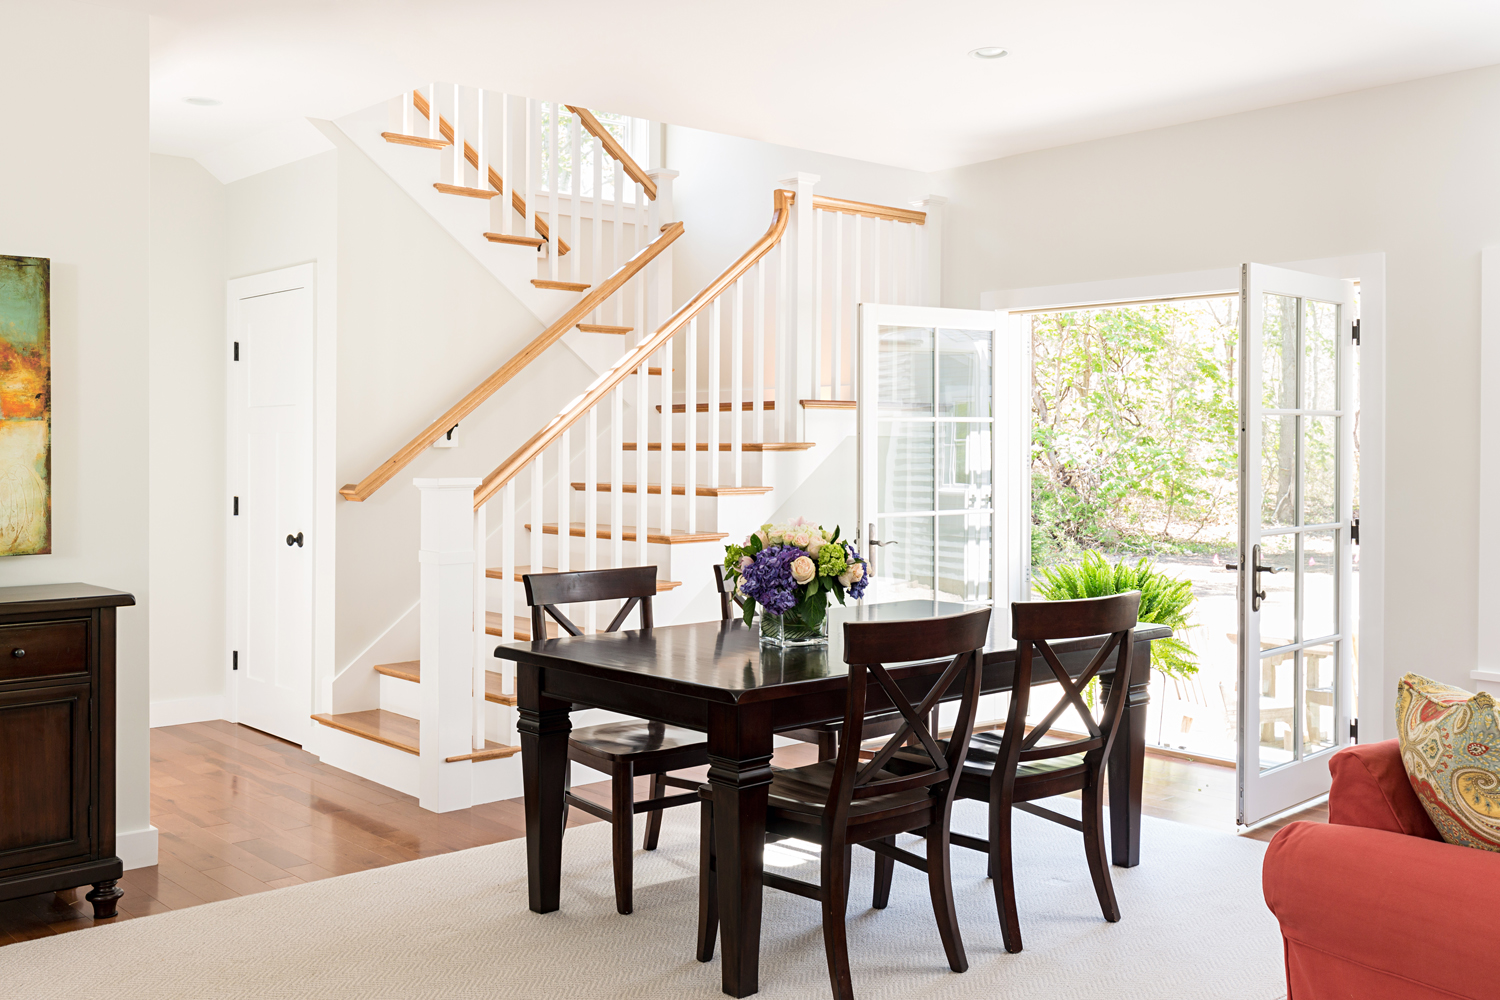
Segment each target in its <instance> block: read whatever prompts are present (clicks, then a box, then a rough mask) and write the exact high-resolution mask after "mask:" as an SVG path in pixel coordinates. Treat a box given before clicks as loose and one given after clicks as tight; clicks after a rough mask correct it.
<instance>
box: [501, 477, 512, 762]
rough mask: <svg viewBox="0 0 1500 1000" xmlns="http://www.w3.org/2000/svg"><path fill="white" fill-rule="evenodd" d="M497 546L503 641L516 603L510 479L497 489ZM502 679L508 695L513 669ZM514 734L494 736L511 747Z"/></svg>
mask: <svg viewBox="0 0 1500 1000" xmlns="http://www.w3.org/2000/svg"><path fill="white" fill-rule="evenodd" d="M500 544H501V545H502V546H504V547H503V548H502V549H501V550H500V622H501V626H500V627H501V630H502V631H503V632H504V634H505V636H506V637H507V638H511V639H514V638H515V625H514V622H515V619H514V618H513V617H512V615H513V614H514V613H515V607H516V605H515V600H516V481H515V480H514V479H512V480H511V481H510V482H508V483H506V484H505V486H504V487H502V488H501V490H500ZM500 662H501V663H505V664H508V663H509V662H510V661H507V660H502V661H500ZM501 674H502V676H504V677H505V680H506V681H507V682H508V683H505V684H503V685H502V689H503V690H506V691H509V692H511V693H514V692H515V690H516V689H515V668H514V667H511V666H505V667H502V669H501ZM514 738H515V734H514V733H508V732H507V733H501V734H499V735H498V736H497V740H498V742H502V743H504V744H505V745H506V746H514V743H512V740H513V739H514Z"/></svg>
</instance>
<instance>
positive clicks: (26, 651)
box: [0, 618, 89, 681]
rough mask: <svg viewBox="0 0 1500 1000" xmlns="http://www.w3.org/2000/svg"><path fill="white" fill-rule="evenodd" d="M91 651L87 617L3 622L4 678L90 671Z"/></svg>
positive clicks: (0, 670)
mask: <svg viewBox="0 0 1500 1000" xmlns="http://www.w3.org/2000/svg"><path fill="white" fill-rule="evenodd" d="M88 653H89V620H88V619H87V618H74V619H69V620H67V621H58V622H37V623H34V624H27V625H0V681H14V680H22V679H25V678H32V677H53V676H57V675H59V674H81V673H86V672H87V671H88V669H89V659H88Z"/></svg>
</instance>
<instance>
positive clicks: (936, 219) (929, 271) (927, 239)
mask: <svg viewBox="0 0 1500 1000" xmlns="http://www.w3.org/2000/svg"><path fill="white" fill-rule="evenodd" d="M946 204H948V199H947V198H944V197H943V196H942V195H940V194H930V195H928V196H927V197H926V198H923V199H922V200H921V201H914V202H912V203H911V205H912V208H915V209H917V210H918V211H920V212H926V213H927V223H926V225H924V226H922V305H924V306H940V305H942V304H943V206H944V205H946Z"/></svg>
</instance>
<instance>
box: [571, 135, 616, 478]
mask: <svg viewBox="0 0 1500 1000" xmlns="http://www.w3.org/2000/svg"><path fill="white" fill-rule="evenodd" d="M589 150H590V152H591V153H592V154H593V155H592V156H591V157H590V159H591V161H592V166H593V168H594V170H593V177H592V178H591V180H592V181H593V185H594V190H593V191H592V192H591V194H592V195H593V210H594V225H593V229H592V231H591V235H592V237H593V240H592V242H593V247H592V248H591V250H590V253H589V259H590V260H591V261H593V266H592V267H591V268H590V269H589V277H588V280H589V284H598V283H599V281H600V280H601V279H602V278H603V277H604V273H605V272H604V208H603V205H604V199H603V191H602V190H601V189H602V188H603V187H604V144H603V143H602V142H600V141H599V139H598V137H597V136H595V135H593V134H592V133H591V134H590V135H589ZM575 204H576V202H575ZM615 294H616V295H618V294H619V293H618V292H617V293H615ZM593 317H594V318H593V322H595V323H599V322H602V320H601V318H600V310H598V309H595V310H594V313H593ZM615 486H616V488H617V489H618V487H619V484H618V483H616V484H615Z"/></svg>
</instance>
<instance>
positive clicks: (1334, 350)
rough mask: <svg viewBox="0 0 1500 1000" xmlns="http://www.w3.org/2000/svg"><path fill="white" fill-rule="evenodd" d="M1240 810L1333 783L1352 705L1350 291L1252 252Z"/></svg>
mask: <svg viewBox="0 0 1500 1000" xmlns="http://www.w3.org/2000/svg"><path fill="white" fill-rule="evenodd" d="M1241 296H1242V299H1241V306H1242V308H1241V320H1240V322H1241V329H1240V334H1241V340H1240V342H1241V344H1242V345H1243V352H1242V355H1241V363H1242V369H1241V373H1242V377H1243V379H1244V387H1243V388H1244V391H1243V392H1242V393H1241V421H1240V562H1239V585H1240V586H1239V590H1240V632H1239V638H1240V642H1239V650H1240V675H1239V698H1240V711H1239V720H1240V752H1239V767H1238V772H1239V775H1238V776H1239V821H1240V822H1241V823H1243V824H1251V823H1255V822H1258V821H1259V820H1261V819H1264V818H1266V817H1267V816H1270V815H1272V814H1274V813H1276V812H1280V811H1282V810H1284V809H1288V808H1290V807H1292V806H1294V805H1296V804H1298V803H1300V802H1303V801H1305V800H1307V799H1309V798H1312V797H1314V796H1316V795H1320V794H1322V793H1324V792H1326V791H1327V790H1328V783H1329V777H1328V764H1327V755H1328V754H1329V753H1330V752H1331V751H1333V750H1335V749H1337V748H1338V747H1340V746H1343V745H1344V744H1346V743H1347V742H1348V739H1349V721H1350V719H1351V717H1352V714H1353V681H1352V676H1353V675H1352V664H1353V648H1352V632H1353V630H1352V625H1353V600H1352V593H1351V582H1352V555H1351V553H1352V548H1351V540H1350V527H1351V524H1352V520H1353V501H1354V477H1353V454H1354V442H1353V423H1354V414H1353V412H1352V411H1351V410H1347V409H1343V408H1341V407H1342V405H1343V402H1344V401H1345V400H1352V399H1353V398H1354V393H1353V386H1352V380H1353V353H1354V352H1353V345H1352V343H1351V327H1352V322H1353V319H1354V308H1355V298H1354V289H1353V285H1352V284H1351V283H1350V282H1347V281H1341V280H1337V279H1332V278H1323V277H1319V276H1317V275H1311V274H1303V273H1300V272H1295V271H1287V270H1283V269H1279V268H1271V267H1265V266H1263V265H1259V264H1247V265H1245V267H1244V270H1243V280H1242V287H1241Z"/></svg>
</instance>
